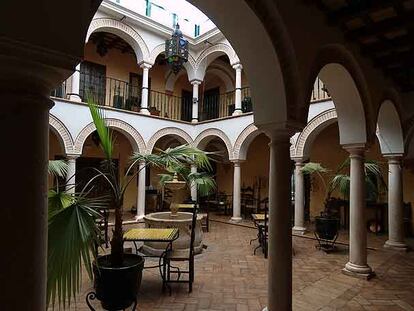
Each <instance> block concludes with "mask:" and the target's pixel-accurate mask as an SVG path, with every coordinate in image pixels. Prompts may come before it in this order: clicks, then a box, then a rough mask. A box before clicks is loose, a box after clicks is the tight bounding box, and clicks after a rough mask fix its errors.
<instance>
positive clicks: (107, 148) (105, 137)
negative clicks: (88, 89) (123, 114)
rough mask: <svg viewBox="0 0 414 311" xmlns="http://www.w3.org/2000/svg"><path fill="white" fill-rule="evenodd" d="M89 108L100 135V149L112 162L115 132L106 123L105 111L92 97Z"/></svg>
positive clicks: (89, 99)
mask: <svg viewBox="0 0 414 311" xmlns="http://www.w3.org/2000/svg"><path fill="white" fill-rule="evenodd" d="M87 101H88V107H89V111H90V113H91V116H92V120H93V123H94V124H95V127H96V132H97V133H98V136H99V140H100V147H101V149H102V151H103V153H104V154H105V158H106V159H107V160H112V155H113V151H114V137H113V132H112V131H111V130H110V129H109V127H108V126H107V125H106V123H105V114H104V110H103V109H101V108H100V107H98V105H96V104H95V103H94V101H93V99H92V98H91V97H89V98H88V100H87Z"/></svg>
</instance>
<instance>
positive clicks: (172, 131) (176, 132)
mask: <svg viewBox="0 0 414 311" xmlns="http://www.w3.org/2000/svg"><path fill="white" fill-rule="evenodd" d="M168 135H172V136H175V137H176V138H178V139H179V140H181V141H182V142H183V143H185V144H189V145H192V144H193V139H192V138H191V136H190V135H189V134H188V133H187V132H185V131H184V130H182V129H180V128H178V127H166V128H163V129H161V130H159V131H157V132H156V133H155V134H154V135H152V137H151V138H150V139H149V141H148V143H147V153H148V154H150V153H152V150H153V149H154V147H155V144H156V143H157V141H158V140H159V139H160V138H162V137H164V136H168Z"/></svg>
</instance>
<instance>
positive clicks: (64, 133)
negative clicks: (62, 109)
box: [49, 113, 74, 154]
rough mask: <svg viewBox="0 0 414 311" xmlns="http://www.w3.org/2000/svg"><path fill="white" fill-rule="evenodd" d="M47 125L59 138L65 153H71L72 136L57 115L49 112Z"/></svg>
mask: <svg viewBox="0 0 414 311" xmlns="http://www.w3.org/2000/svg"><path fill="white" fill-rule="evenodd" d="M49 127H50V128H51V129H52V130H53V132H54V133H55V134H56V136H57V137H58V138H59V139H60V142H61V143H62V147H63V149H64V151H65V154H73V153H74V152H73V145H74V143H73V138H72V135H71V134H70V132H69V130H68V128H67V127H66V126H65V125H64V124H63V122H62V121H60V120H59V119H58V118H57V117H55V116H54V115H52V114H51V113H49Z"/></svg>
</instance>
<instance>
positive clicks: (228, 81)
mask: <svg viewBox="0 0 414 311" xmlns="http://www.w3.org/2000/svg"><path fill="white" fill-rule="evenodd" d="M207 73H210V74H212V75H214V76H216V77H217V78H219V79H220V80H221V81H222V82H223V84H224V86H225V88H226V92H231V91H234V81H233V80H232V78H231V77H230V76H229V75H228V74H227V72H225V71H223V70H222V69H221V68H217V67H213V66H210V67H208V69H207V71H206V74H207Z"/></svg>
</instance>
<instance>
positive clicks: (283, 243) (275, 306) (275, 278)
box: [266, 131, 292, 311]
mask: <svg viewBox="0 0 414 311" xmlns="http://www.w3.org/2000/svg"><path fill="white" fill-rule="evenodd" d="M266 133H267V135H268V136H269V137H270V139H271V142H270V144H269V146H270V172H269V229H268V230H269V231H268V238H269V241H268V243H269V245H268V258H269V260H268V290H267V292H268V306H267V310H269V311H276V310H277V311H279V310H281V311H290V310H292V227H291V219H292V213H291V208H290V206H291V176H292V164H291V163H292V161H291V159H290V136H291V133H290V132H288V131H286V132H285V131H272V132H266Z"/></svg>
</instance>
